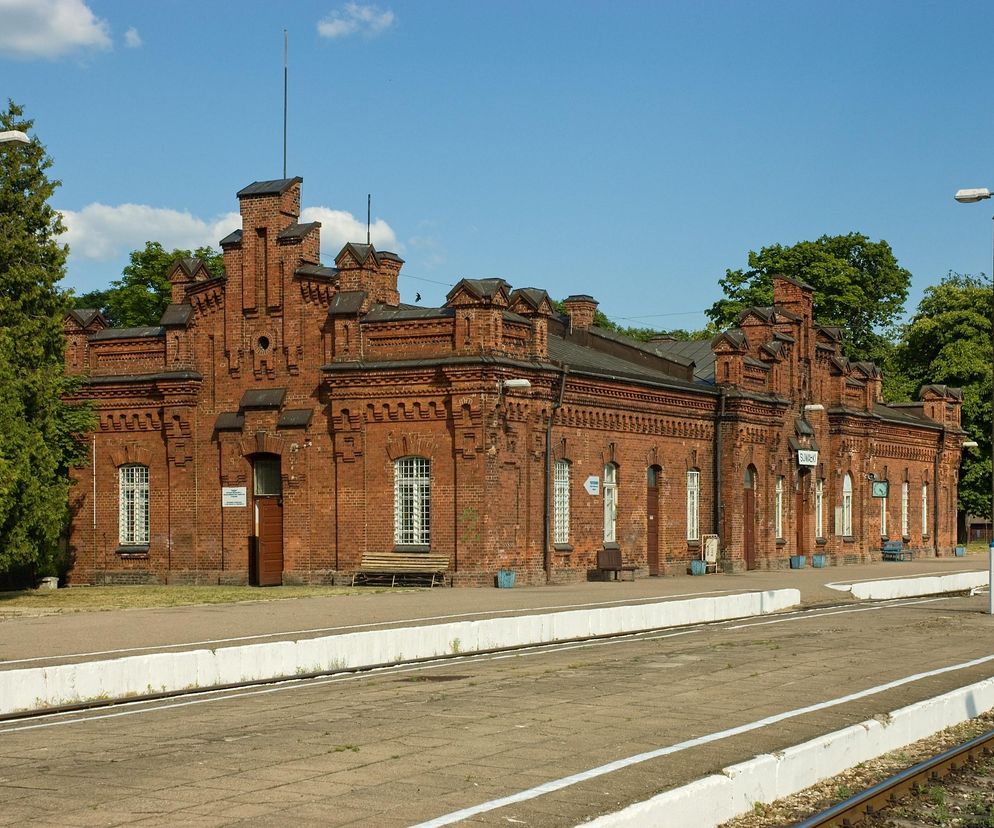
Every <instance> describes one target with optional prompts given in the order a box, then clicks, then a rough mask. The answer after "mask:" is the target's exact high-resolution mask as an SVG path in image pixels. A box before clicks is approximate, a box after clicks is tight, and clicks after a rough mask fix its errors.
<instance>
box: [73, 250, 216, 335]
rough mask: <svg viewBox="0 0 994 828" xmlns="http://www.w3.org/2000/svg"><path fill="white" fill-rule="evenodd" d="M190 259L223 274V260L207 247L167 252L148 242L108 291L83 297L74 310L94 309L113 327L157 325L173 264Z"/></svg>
mask: <svg viewBox="0 0 994 828" xmlns="http://www.w3.org/2000/svg"><path fill="white" fill-rule="evenodd" d="M189 257H194V258H198V259H202V260H203V262H204V264H205V265H206V266H207V269H208V270H209V271H210V272H211V273H212V274H213V275H215V276H220V275H221V274H223V273H224V256H223V255H222V254H221V253H218V252H217V251H216V250H213V249H212V248H210V247H198V248H197V249H196V250H194V251H192V252H191V251H190V250H182V249H177V250H172V251H167V250H166V249H165V248H164V247H163V246H162V245H161V244H160V243H159V242H157V241H148V242H145V247H144V248H142V249H141V250H133V251H131V256H130V260H129V262H128V264H127V265H125V267H124V270H123V271H122V275H121V278H120V279H116V280H114V282H112V283H111V287H110V289H109V290H105V291H91V292H90V293H86V294H83V295H82V296H79V297H77V298H76V299H75V302H74V304H75V306H76V307H77V308H82V307H88V308H97V309H98V310H100V311H102V312H103V314H104V316H106V317H107V321H108V322H110V323H111V325H114V326H115V327H121V328H134V327H140V326H143V325H158V324H159V319H161V318H162V314H163V312H164V311H165V309H166V306H167V305H168V304H169V302H170V301H171V299H170V297H171V295H172V286H171V285H170V283H169V277H168V274H169V271H170V269H171V268H172V265H173V262H175V261H176V259H179V258H189Z"/></svg>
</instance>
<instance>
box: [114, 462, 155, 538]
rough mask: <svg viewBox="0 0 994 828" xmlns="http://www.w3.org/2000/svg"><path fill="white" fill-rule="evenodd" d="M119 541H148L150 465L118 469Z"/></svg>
mask: <svg viewBox="0 0 994 828" xmlns="http://www.w3.org/2000/svg"><path fill="white" fill-rule="evenodd" d="M117 513H118V542H119V543H120V544H122V545H123V546H141V545H144V544H147V543H148V466H139V465H129V466H121V467H120V468H119V469H118V499H117Z"/></svg>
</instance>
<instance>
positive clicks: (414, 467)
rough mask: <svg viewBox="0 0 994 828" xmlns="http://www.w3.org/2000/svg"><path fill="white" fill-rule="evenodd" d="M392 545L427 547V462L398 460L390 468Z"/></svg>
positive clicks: (429, 526)
mask: <svg viewBox="0 0 994 828" xmlns="http://www.w3.org/2000/svg"><path fill="white" fill-rule="evenodd" d="M393 509H394V522H393V525H394V533H393V539H394V543H396V544H397V545H398V546H399V545H410V546H427V545H428V544H429V543H431V460H429V459H427V458H426V457H401V458H400V460H397V461H395V462H394V464H393Z"/></svg>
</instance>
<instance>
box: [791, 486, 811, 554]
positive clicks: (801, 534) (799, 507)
mask: <svg viewBox="0 0 994 828" xmlns="http://www.w3.org/2000/svg"><path fill="white" fill-rule="evenodd" d="M809 480H810V472H809V471H808V470H807V469H802V470H801V471H800V479H799V480H798V483H797V497H796V498H795V501H794V505H795V509H794V525H795V526H796V527H797V536H796V538H795V540H796V545H795V547H794V549H795V550H796V551H795V552H794V554H795V555H807V554H808V539H807V537H806V532H807V520H806V517H807V488H808V481H809Z"/></svg>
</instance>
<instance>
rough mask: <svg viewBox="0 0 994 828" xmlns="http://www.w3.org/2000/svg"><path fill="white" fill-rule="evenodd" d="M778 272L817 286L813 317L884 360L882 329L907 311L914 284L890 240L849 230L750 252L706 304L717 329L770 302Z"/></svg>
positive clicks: (856, 349) (855, 348) (864, 355)
mask: <svg viewBox="0 0 994 828" xmlns="http://www.w3.org/2000/svg"><path fill="white" fill-rule="evenodd" d="M774 274H783V275H784V276H789V277H791V278H794V279H798V280H800V281H802V282H806V283H807V284H809V285H811V287H813V288H814V297H813V299H814V316H815V320H816V321H817V322H819V323H821V324H823V325H837V326H839V327H841V328H843V329H844V330H845V332H846V344H847V349H848V352H849V353H850V355H854V356H855V355H858V357H859V358H860V359H873V360H874V361H881V362H883V361H885V359H886V356H887V350H888V349H887V339H886V336H885V335H884V334H887V333H890V331H889V329H890V328H892V327H893V325H894V324H895V323H896V322H897V320H898V319H899V317H900V315H901V313H902V312H903V310H904V303H905V301H906V300H907V298H908V285H909V284H910V283H911V274H910V273H909V272H908V271H907V270H905V269H904V268H903V267H901V266H900V265H898V263H897V259H896V258H895V257H894V253H893V251H892V250H891V248H890V245H889V244H887V242H885V241H878V242H873V241H870V239H868V238H867V237H866V236H864V235H862V234H861V233H849V234H848V235H845V236H822V237H821V238H820V239H817V240H816V241H802V242H798V243H797V244H795V245H792V246H790V247H784V246H783V245H779V244H774V245H771V246H769V247H764V248H762V249H761V250H760V251H759V252H758V253H756V252H755V251H749V269H748V270H726V271H725V277H724V278H723V279H721V280H719V284H720V285H721V287H722V290H723V291H724V292H725V298H724V299H719V300H718V301H717V302H715V303H714V304H713V305H712V306H711V307H710V308H709V309H708V311H707V315H708V318H709V319H710V320H711V321H712V323H713V324H714V325H715V326H717V327H718V328H719V329H723V328H728V327H730V326H732V325H734V324H735V320H736V318H737V317H738V315H739V313H741V312H742V311H743V310H745V309H746V308H748V307H753V306H758V307H768V306H769V305H772V304H773V275H774Z"/></svg>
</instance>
